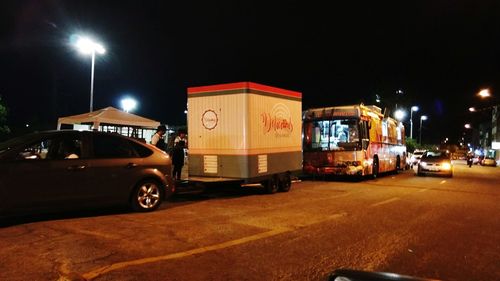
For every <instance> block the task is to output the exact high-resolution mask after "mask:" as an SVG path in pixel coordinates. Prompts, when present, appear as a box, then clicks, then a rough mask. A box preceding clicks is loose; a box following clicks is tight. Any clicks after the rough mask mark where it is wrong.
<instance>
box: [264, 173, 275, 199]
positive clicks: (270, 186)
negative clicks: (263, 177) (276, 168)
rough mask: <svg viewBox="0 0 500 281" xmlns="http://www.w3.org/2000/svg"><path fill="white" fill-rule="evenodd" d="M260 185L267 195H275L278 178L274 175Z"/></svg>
mask: <svg viewBox="0 0 500 281" xmlns="http://www.w3.org/2000/svg"><path fill="white" fill-rule="evenodd" d="M262 185H263V186H264V190H265V191H266V193H267V194H273V193H276V192H277V191H278V178H277V177H276V175H274V176H272V177H271V178H269V179H268V180H267V181H264V182H263V183H262Z"/></svg>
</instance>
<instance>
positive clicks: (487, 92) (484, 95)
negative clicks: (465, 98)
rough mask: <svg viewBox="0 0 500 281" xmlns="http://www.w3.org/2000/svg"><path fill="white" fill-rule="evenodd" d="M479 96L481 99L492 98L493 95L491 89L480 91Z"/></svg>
mask: <svg viewBox="0 0 500 281" xmlns="http://www.w3.org/2000/svg"><path fill="white" fill-rule="evenodd" d="M477 95H478V96H480V97H481V98H489V97H491V93H490V90H489V89H483V90H481V91H479V93H478V94H477Z"/></svg>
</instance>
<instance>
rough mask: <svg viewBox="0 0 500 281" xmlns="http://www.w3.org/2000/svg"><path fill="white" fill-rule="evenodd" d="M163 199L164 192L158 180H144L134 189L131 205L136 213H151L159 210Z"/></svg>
mask: <svg viewBox="0 0 500 281" xmlns="http://www.w3.org/2000/svg"><path fill="white" fill-rule="evenodd" d="M162 198H163V190H162V189H161V185H160V184H159V183H158V182H157V181H156V180H153V179H149V180H143V181H141V182H139V183H138V184H137V185H136V187H135V188H134V191H133V192H132V196H131V198H130V201H131V202H130V204H131V206H132V209H133V210H134V211H137V212H150V211H154V210H156V209H158V207H159V206H160V204H161V199H162Z"/></svg>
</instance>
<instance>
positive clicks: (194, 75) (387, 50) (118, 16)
mask: <svg viewBox="0 0 500 281" xmlns="http://www.w3.org/2000/svg"><path fill="white" fill-rule="evenodd" d="M266 2H268V3H265V2H264V3H260V2H258V1H245V2H239V1H216V0H210V1H199V2H198V3H197V2H192V1H175V2H174V1H56V0H52V1H43V0H37V1H35V0H33V1H14V0H12V1H2V2H1V4H0V23H1V25H0V71H1V73H0V95H2V97H3V100H4V102H5V103H6V105H7V106H8V108H9V110H10V115H9V116H8V119H9V125H10V127H11V128H12V129H13V131H14V133H15V132H16V131H19V128H21V127H22V126H23V125H24V124H26V123H29V124H31V125H32V127H31V128H32V129H53V128H55V126H56V120H57V117H59V116H65V115H73V114H79V113H83V112H86V111H88V108H89V96H90V94H89V92H90V58H89V57H84V56H82V55H80V54H78V52H77V51H75V50H74V49H73V48H72V47H71V45H70V44H69V38H70V36H71V35H72V34H75V33H85V34H90V35H92V36H94V37H95V38H97V39H99V40H101V41H102V42H103V44H104V45H105V47H106V49H107V50H108V52H107V54H106V55H105V56H102V57H98V59H97V61H96V72H95V79H96V80H95V88H94V108H95V109H99V108H103V107H106V106H115V107H119V100H120V98H121V97H123V96H125V95H129V96H133V97H134V98H136V99H137V100H138V101H139V103H140V104H139V108H138V109H137V110H136V111H135V113H137V114H139V115H143V116H146V117H149V118H153V119H156V120H159V121H161V122H162V123H167V124H169V125H179V124H184V123H185V114H184V109H185V107H186V88H187V87H189V86H201V85H211V84H218V83H226V82H238V81H253V82H257V83H262V84H266V85H271V86H276V87H281V88H285V89H290V90H296V91H300V92H302V93H303V108H304V109H306V108H310V107H318V106H333V105H344V104H354V103H359V102H364V103H365V104H372V103H374V101H375V95H376V94H378V95H380V96H381V97H382V100H383V101H385V102H386V104H384V105H383V106H387V107H389V108H390V109H391V108H393V107H394V105H395V103H396V102H397V103H398V105H400V106H405V107H409V106H411V105H419V106H420V107H421V111H420V112H418V113H416V114H414V122H416V124H418V118H419V116H420V115H419V114H420V113H422V114H427V115H429V118H430V119H429V120H428V121H427V122H426V123H424V124H425V125H426V130H425V131H424V139H426V140H428V141H434V142H437V141H440V140H442V139H444V138H445V137H449V138H450V139H456V138H457V137H458V136H460V135H461V133H462V131H463V129H462V128H463V124H464V123H465V122H467V121H469V119H470V116H468V114H469V113H468V112H467V108H468V107H469V106H470V105H477V106H481V104H482V103H483V104H484V103H485V102H484V101H480V100H479V99H478V98H477V97H475V96H474V95H475V94H476V93H477V92H478V90H479V89H481V88H483V87H489V88H490V89H491V91H492V92H493V94H494V95H499V94H500V88H499V85H500V84H499V83H500V81H499V78H500V65H499V63H500V2H499V1H487V0H483V1H442V0H435V1H366V3H363V2H361V1H359V2H358V1H303V0H302V1H266ZM315 2H317V3H315ZM320 2H321V4H320ZM323 2H325V3H323ZM344 2H349V3H347V4H346V3H344ZM350 2H352V3H350ZM270 3H272V4H270ZM326 3H329V4H326ZM398 89H402V90H403V92H404V94H403V95H402V96H399V97H396V94H395V92H396V90H398ZM396 99H397V100H396ZM407 120H408V119H407ZM414 124H415V123H414ZM415 133H416V131H415V132H414V134H415Z"/></svg>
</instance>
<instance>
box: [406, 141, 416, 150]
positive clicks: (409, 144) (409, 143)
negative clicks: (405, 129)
mask: <svg viewBox="0 0 500 281" xmlns="http://www.w3.org/2000/svg"><path fill="white" fill-rule="evenodd" d="M417 146H418V144H417V141H416V140H415V139H412V138H406V151H408V152H412V153H413V151H415V149H416V148H417Z"/></svg>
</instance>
